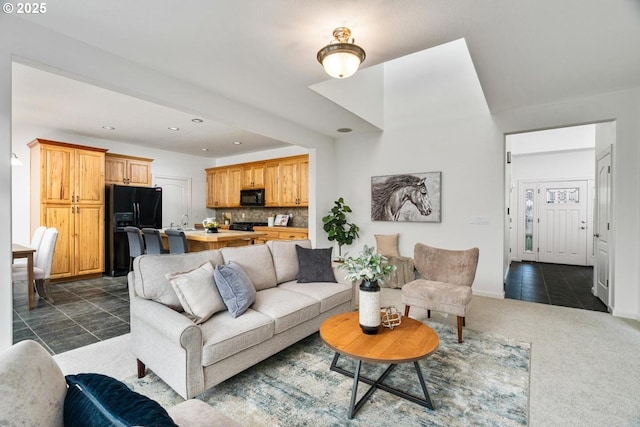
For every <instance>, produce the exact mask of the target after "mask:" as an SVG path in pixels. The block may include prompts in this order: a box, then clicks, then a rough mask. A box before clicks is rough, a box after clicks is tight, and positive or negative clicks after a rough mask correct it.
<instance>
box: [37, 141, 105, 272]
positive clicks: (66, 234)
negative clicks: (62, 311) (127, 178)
mask: <svg viewBox="0 0 640 427" xmlns="http://www.w3.org/2000/svg"><path fill="white" fill-rule="evenodd" d="M29 148H31V229H32V231H33V230H35V228H36V227H38V226H39V225H45V226H47V227H56V228H57V229H58V240H57V242H56V247H55V251H54V255H53V265H52V267H51V278H52V279H66V278H71V277H76V276H85V275H94V274H101V273H102V272H103V271H104V255H103V251H104V186H105V181H104V170H105V166H104V156H105V152H106V151H107V150H105V149H101V148H94V147H84V146H80V145H74V144H68V143H65V142H58V141H49V140H45V139H36V140H34V141H32V142H31V143H29Z"/></svg>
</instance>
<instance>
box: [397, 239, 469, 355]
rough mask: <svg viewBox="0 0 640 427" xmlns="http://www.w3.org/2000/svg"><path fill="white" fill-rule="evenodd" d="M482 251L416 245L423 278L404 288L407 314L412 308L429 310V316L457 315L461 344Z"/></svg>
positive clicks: (416, 263) (418, 268)
mask: <svg viewBox="0 0 640 427" xmlns="http://www.w3.org/2000/svg"><path fill="white" fill-rule="evenodd" d="M479 252H480V251H479V249H478V248H472V249H467V250H461V251H452V250H447V249H439V248H434V247H431V246H427V245H423V244H421V243H416V245H415V248H414V263H415V266H416V269H417V270H418V273H420V276H421V277H420V278H419V279H416V280H414V281H412V282H409V283H407V284H406V285H404V286H403V287H402V302H403V303H404V304H405V309H404V315H405V316H408V315H409V310H410V308H411V307H412V306H415V307H420V308H422V309H425V310H427V317H431V310H435V311H440V312H444V313H449V314H453V315H456V316H458V342H459V343H461V342H462V327H463V326H466V324H465V317H466V312H467V306H468V304H469V302H470V301H471V286H472V285H473V280H474V279H475V276H476V268H477V266H478V256H479Z"/></svg>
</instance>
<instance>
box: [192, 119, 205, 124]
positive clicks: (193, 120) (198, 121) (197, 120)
mask: <svg viewBox="0 0 640 427" xmlns="http://www.w3.org/2000/svg"><path fill="white" fill-rule="evenodd" d="M191 121H192V122H193V123H202V122H203V121H204V120H202V119H191Z"/></svg>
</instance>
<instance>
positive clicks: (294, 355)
mask: <svg viewBox="0 0 640 427" xmlns="http://www.w3.org/2000/svg"><path fill="white" fill-rule="evenodd" d="M427 324H429V326H431V327H432V328H433V329H435V330H436V332H437V333H438V335H439V336H440V347H439V348H438V350H436V352H435V353H434V354H433V355H431V356H429V357H428V358H427V359H425V360H422V361H420V366H421V369H422V372H423V374H424V376H425V382H426V384H427V388H428V391H429V395H430V397H431V400H432V402H433V405H434V407H435V410H429V409H427V408H425V407H423V406H420V405H417V404H415V403H412V402H409V401H407V400H405V399H402V398H400V397H397V396H394V395H392V394H390V393H387V392H385V391H382V390H376V391H375V392H374V393H373V395H372V396H371V397H370V398H369V400H368V402H367V403H365V404H364V406H363V407H362V409H360V411H359V412H358V413H357V414H356V416H355V418H354V419H353V420H349V419H348V418H347V413H348V405H349V398H350V396H351V388H352V385H353V380H352V379H351V378H349V377H346V376H344V375H341V374H339V373H337V372H332V371H330V370H329V366H330V364H331V361H332V358H333V355H334V353H333V351H331V350H330V349H329V348H328V347H326V346H325V345H324V343H323V342H322V339H321V338H320V336H319V334H317V333H316V334H314V335H312V336H310V337H308V338H306V339H304V340H302V341H300V342H298V343H297V344H295V345H293V346H291V347H289V348H287V349H285V350H283V351H281V352H280V353H278V354H276V355H274V356H272V357H270V358H269V359H267V360H265V361H263V362H262V363H259V364H258V365H256V366H254V367H252V368H250V369H248V370H246V371H244V372H242V373H240V374H238V375H236V376H235V377H233V378H230V379H229V380H227V381H225V382H224V383H222V384H219V385H217V386H215V387H214V388H213V389H211V390H209V391H207V392H205V393H203V394H202V395H200V396H198V398H199V399H202V400H204V401H206V402H207V403H209V404H210V405H211V406H213V407H214V408H216V409H217V410H219V411H220V412H222V413H224V414H226V415H228V416H229V417H231V418H233V419H235V420H236V421H238V422H239V423H241V424H243V425H246V426H303V425H314V426H373V425H375V426H469V425H482V426H521V425H527V421H528V399H529V360H530V344H528V343H521V342H516V341H514V340H511V339H508V338H504V337H499V336H493V335H488V334H485V333H482V332H477V331H473V330H471V329H466V328H465V331H464V342H463V343H462V344H458V342H457V335H456V332H455V329H454V328H453V327H451V326H449V325H443V324H440V323H436V322H429V323H427ZM338 366H340V367H343V368H345V369H348V370H350V371H351V372H353V369H354V367H355V362H353V361H351V360H349V359H348V358H346V357H340V361H339V363H338ZM384 369H385V366H382V365H371V364H366V363H363V365H362V373H363V375H365V376H368V377H370V378H377V377H378V375H379V373H381V372H382V371H383V370H384ZM125 382H126V383H127V384H129V385H130V386H131V387H132V388H133V389H134V390H135V391H137V392H139V393H142V394H144V395H146V396H149V397H151V398H153V399H155V400H157V401H158V402H160V404H162V405H163V406H164V407H167V408H168V407H171V406H173V405H175V404H177V403H179V402H181V401H182V400H183V399H182V398H181V397H180V396H178V395H177V394H176V393H175V392H174V391H173V390H171V389H170V388H169V387H168V386H167V385H166V384H165V383H164V382H163V381H162V380H160V379H159V378H158V377H156V376H155V375H154V374H153V373H149V374H147V376H146V377H145V378H142V379H137V378H129V379H127V380H125ZM385 382H386V383H388V384H390V385H392V386H393V387H396V388H399V389H402V390H407V391H408V392H409V393H410V394H413V395H414V396H418V397H424V395H423V394H422V391H421V388H420V385H419V382H418V379H417V375H416V371H415V369H414V367H413V364H412V363H408V364H403V365H399V366H397V367H396V369H395V370H394V371H393V372H392V373H391V375H390V376H389V377H388V378H387V379H386V380H385ZM368 388H369V386H368V385H366V384H364V383H360V386H359V387H358V399H359V398H360V397H361V396H362V395H363V394H364V393H365V392H366V391H367V390H368Z"/></svg>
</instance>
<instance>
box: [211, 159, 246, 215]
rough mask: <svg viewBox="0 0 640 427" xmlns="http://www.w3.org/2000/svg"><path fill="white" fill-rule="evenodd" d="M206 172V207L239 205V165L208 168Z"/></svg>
mask: <svg viewBox="0 0 640 427" xmlns="http://www.w3.org/2000/svg"><path fill="white" fill-rule="evenodd" d="M206 174H207V207H208V208H237V207H240V187H241V180H242V168H241V167H240V166H230V167H219V168H208V169H206Z"/></svg>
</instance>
